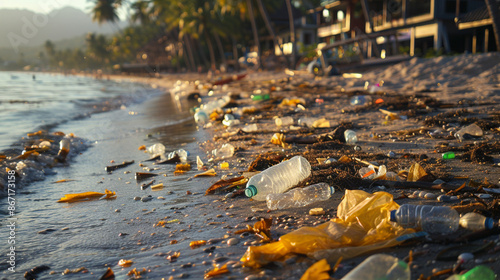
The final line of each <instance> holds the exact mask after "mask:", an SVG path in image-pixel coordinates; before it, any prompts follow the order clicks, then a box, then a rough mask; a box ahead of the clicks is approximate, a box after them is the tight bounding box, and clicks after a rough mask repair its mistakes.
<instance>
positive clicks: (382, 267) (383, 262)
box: [341, 254, 410, 280]
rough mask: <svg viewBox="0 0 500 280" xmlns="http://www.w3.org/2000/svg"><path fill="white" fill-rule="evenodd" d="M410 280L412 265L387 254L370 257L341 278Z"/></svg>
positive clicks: (349, 279)
mask: <svg viewBox="0 0 500 280" xmlns="http://www.w3.org/2000/svg"><path fill="white" fill-rule="evenodd" d="M360 279H363V280H378V279H387V280H410V267H409V266H408V264H407V263H405V262H404V261H401V260H399V259H398V258H396V257H393V256H391V255H386V254H375V255H373V256H370V257H368V258H367V259H365V260H364V261H363V262H362V263H360V264H359V265H358V266H357V267H355V268H354V269H353V270H351V271H350V272H349V273H347V275H346V276H344V277H342V279H341V280H360Z"/></svg>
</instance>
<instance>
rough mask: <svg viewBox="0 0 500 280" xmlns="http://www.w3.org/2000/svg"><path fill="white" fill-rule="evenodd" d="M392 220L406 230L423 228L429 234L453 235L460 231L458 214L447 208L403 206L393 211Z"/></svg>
mask: <svg viewBox="0 0 500 280" xmlns="http://www.w3.org/2000/svg"><path fill="white" fill-rule="evenodd" d="M390 220H391V221H393V222H397V223H398V224H399V225H401V226H402V227H405V228H421V229H422V230H423V231H426V232H429V233H442V234H446V233H452V232H455V231H456V230H457V229H458V226H459V220H460V216H459V215H458V212H457V211H456V210H455V209H453V208H450V207H446V206H431V205H413V204H403V205H401V206H400V207H399V209H398V210H393V211H391V214H390Z"/></svg>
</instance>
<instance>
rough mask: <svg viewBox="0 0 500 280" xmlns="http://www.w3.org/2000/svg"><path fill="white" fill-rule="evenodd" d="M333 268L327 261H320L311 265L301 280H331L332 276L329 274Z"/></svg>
mask: <svg viewBox="0 0 500 280" xmlns="http://www.w3.org/2000/svg"><path fill="white" fill-rule="evenodd" d="M331 269H332V268H331V267H330V265H329V264H328V262H327V261H326V259H322V260H320V261H317V262H315V263H314V264H313V265H311V266H310V267H309V268H308V269H307V270H306V272H304V274H302V277H300V280H329V279H330V274H329V273H328V272H329V271H330V270H331Z"/></svg>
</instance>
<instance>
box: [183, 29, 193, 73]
mask: <svg viewBox="0 0 500 280" xmlns="http://www.w3.org/2000/svg"><path fill="white" fill-rule="evenodd" d="M183 39H184V45H185V46H186V50H187V55H188V58H189V61H190V62H191V63H190V64H191V66H192V67H193V68H192V70H193V71H194V72H196V63H195V61H194V52H193V48H192V46H191V41H190V40H189V38H188V37H187V36H184V37H183Z"/></svg>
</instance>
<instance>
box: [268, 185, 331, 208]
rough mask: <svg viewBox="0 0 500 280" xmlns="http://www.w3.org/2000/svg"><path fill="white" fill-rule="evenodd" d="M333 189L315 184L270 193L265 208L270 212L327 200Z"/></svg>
mask: <svg viewBox="0 0 500 280" xmlns="http://www.w3.org/2000/svg"><path fill="white" fill-rule="evenodd" d="M334 192H335V189H334V188H333V187H331V186H329V185H328V184H327V183H317V184H314V185H311V186H307V187H305V188H296V189H292V190H289V191H287V192H285V193H271V194H268V195H267V197H266V203H267V208H269V209H271V210H277V209H287V208H292V207H303V206H307V205H309V204H311V203H313V202H316V201H323V200H327V199H329V198H330V197H331V196H332V194H333V193H334Z"/></svg>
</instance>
